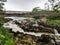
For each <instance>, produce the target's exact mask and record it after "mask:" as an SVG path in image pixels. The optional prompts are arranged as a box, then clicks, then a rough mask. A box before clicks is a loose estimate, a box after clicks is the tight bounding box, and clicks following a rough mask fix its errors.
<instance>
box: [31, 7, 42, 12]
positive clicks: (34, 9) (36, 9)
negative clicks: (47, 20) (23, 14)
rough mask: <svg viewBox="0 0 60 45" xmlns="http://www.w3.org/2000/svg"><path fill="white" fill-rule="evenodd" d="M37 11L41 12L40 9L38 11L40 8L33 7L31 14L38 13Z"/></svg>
mask: <svg viewBox="0 0 60 45" xmlns="http://www.w3.org/2000/svg"><path fill="white" fill-rule="evenodd" d="M39 11H42V9H40V7H35V8H33V10H32V12H39Z"/></svg>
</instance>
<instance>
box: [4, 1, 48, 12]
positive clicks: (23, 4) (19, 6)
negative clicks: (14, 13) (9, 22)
mask: <svg viewBox="0 0 60 45" xmlns="http://www.w3.org/2000/svg"><path fill="white" fill-rule="evenodd" d="M46 1H47V0H8V1H7V2H6V3H5V6H4V7H5V8H6V10H19V11H31V10H32V8H34V7H41V8H44V3H45V2H46Z"/></svg>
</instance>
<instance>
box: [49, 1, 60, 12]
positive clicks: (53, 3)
mask: <svg viewBox="0 0 60 45" xmlns="http://www.w3.org/2000/svg"><path fill="white" fill-rule="evenodd" d="M48 2H49V3H50V5H51V10H54V11H56V10H58V9H59V8H60V4H59V3H60V1H59V0H48Z"/></svg>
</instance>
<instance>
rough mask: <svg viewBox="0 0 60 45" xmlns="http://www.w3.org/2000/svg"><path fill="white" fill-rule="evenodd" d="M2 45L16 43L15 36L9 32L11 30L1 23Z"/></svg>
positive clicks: (0, 38) (0, 40)
mask: <svg viewBox="0 0 60 45" xmlns="http://www.w3.org/2000/svg"><path fill="white" fill-rule="evenodd" d="M0 45H14V39H13V36H12V35H11V34H10V33H9V30H8V29H6V28H4V27H3V26H2V24H0Z"/></svg>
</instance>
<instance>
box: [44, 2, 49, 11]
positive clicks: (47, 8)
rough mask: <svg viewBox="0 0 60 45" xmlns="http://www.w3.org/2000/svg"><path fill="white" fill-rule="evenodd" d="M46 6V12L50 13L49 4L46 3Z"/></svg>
mask: <svg viewBox="0 0 60 45" xmlns="http://www.w3.org/2000/svg"><path fill="white" fill-rule="evenodd" d="M44 5H45V10H47V11H49V5H48V3H45V4H44Z"/></svg>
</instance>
